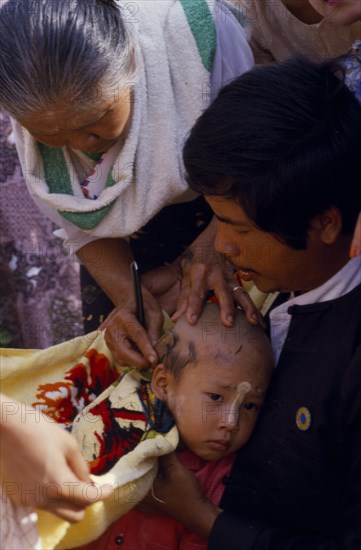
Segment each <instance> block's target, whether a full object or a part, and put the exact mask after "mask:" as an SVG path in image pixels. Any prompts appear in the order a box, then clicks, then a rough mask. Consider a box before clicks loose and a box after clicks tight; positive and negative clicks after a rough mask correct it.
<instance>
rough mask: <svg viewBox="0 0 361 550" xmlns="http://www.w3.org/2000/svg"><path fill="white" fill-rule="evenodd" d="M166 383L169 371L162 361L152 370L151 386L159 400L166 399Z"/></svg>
mask: <svg viewBox="0 0 361 550" xmlns="http://www.w3.org/2000/svg"><path fill="white" fill-rule="evenodd" d="M168 383H169V372H168V371H167V368H166V367H165V366H164V365H163V363H159V364H158V365H157V366H156V367H155V369H154V371H153V374H152V382H151V387H152V390H153V392H154V393H155V395H156V397H158V399H160V400H161V401H165V400H166V397H167V389H168Z"/></svg>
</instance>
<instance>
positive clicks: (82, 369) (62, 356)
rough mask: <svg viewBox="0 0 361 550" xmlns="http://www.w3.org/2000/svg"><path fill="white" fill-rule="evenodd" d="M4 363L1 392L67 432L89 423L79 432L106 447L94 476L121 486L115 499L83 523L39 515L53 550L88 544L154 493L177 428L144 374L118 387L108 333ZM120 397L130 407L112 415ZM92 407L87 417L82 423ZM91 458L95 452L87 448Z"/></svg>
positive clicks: (11, 355) (2, 354)
mask: <svg viewBox="0 0 361 550" xmlns="http://www.w3.org/2000/svg"><path fill="white" fill-rule="evenodd" d="M165 328H166V329H167V328H168V327H167V326H166V327H165ZM0 359H1V363H0V365H1V376H0V379H1V388H2V392H4V393H5V394H6V395H8V396H9V397H10V398H14V399H16V400H17V401H19V402H20V403H23V404H24V407H26V405H32V406H33V407H35V408H37V409H40V410H42V411H43V412H45V413H46V414H48V415H49V416H50V417H51V418H52V419H54V420H55V421H56V422H58V423H59V424H61V425H62V426H65V427H69V426H71V425H72V423H73V421H74V419H75V417H77V418H81V419H85V420H86V422H85V423H82V422H81V421H80V420H78V422H77V423H76V428H75V429H74V431H76V430H78V432H79V431H81V430H82V434H83V435H84V434H85V432H87V437H86V438H85V441H88V442H90V440H91V439H93V440H95V441H96V442H97V443H98V444H99V447H98V451H97V456H95V457H93V458H95V459H96V460H95V462H94V464H93V471H94V472H95V473H100V472H105V471H107V473H106V474H103V475H92V479H93V481H94V482H95V483H96V484H97V486H98V488H99V491H101V490H102V487H103V486H104V485H111V486H112V487H114V490H113V491H112V494H111V495H110V496H109V497H108V498H107V499H106V500H104V501H101V502H96V503H94V504H92V505H91V506H89V507H88V508H87V510H86V513H85V517H84V519H83V520H82V521H81V522H80V523H78V524H73V525H70V524H69V523H68V522H66V521H63V520H61V519H59V518H57V517H56V516H54V515H53V514H50V513H49V512H44V511H42V510H38V511H37V512H38V518H39V520H38V529H39V534H40V538H41V541H42V544H43V547H44V548H46V550H52V549H54V548H57V549H59V550H60V549H68V548H75V547H77V546H80V545H81V544H86V543H87V542H90V541H92V540H94V539H96V538H97V537H99V536H100V535H101V534H102V533H103V532H104V531H105V530H106V529H107V527H108V526H109V525H110V524H111V523H112V522H113V521H115V520H116V519H117V518H118V517H119V516H121V515H122V514H125V513H126V512H127V511H128V510H130V509H131V508H132V507H133V506H135V505H136V504H137V503H138V502H139V501H140V500H142V499H143V498H144V496H145V495H146V494H147V493H148V491H149V489H150V487H151V485H152V482H153V480H154V477H155V475H156V472H157V457H158V456H161V455H163V454H167V453H170V452H172V451H173V450H174V449H175V448H176V446H177V444H178V433H177V429H176V428H175V427H174V426H173V422H172V421H171V419H170V417H169V415H168V413H167V412H166V411H165V409H164V407H163V405H161V406H159V408H158V404H157V402H156V401H155V400H154V398H153V396H152V395H151V394H150V392H149V383H146V382H144V381H143V380H142V378H141V377H140V375H139V374H138V373H137V372H134V371H132V370H130V369H129V368H128V372H127V373H126V374H125V375H122V377H121V379H120V382H119V375H120V374H121V373H120V369H118V368H117V367H116V365H115V364H114V362H113V359H112V356H111V353H110V351H109V350H108V348H107V346H106V344H105V340H104V337H103V333H101V332H98V333H96V332H95V333H92V334H89V335H87V336H82V337H79V338H75V339H74V340H72V341H69V342H65V343H64V344H59V345H57V346H54V347H51V348H49V349H46V350H15V349H2V350H0ZM107 388H108V389H107ZM104 391H106V393H103V394H102V392H104ZM119 392H121V394H120V393H119ZM100 394H102V395H100ZM120 395H121V397H122V399H123V402H122V403H119V406H116V407H115V408H114V407H113V406H112V409H114V411H113V410H111V409H110V408H109V406H108V405H109V404H110V403H113V404H115V397H116V396H118V397H120ZM98 396H100V397H99V399H96V398H97V397H98ZM108 396H109V399H108ZM104 397H105V399H104ZM93 402H94V405H93V407H91V408H89V411H91V412H89V415H88V416H87V417H86V416H84V414H83V415H81V416H80V417H78V416H77V415H78V414H79V413H81V411H82V410H83V409H84V407H85V406H87V405H89V404H90V403H93ZM123 404H124V405H126V406H124V407H123ZM121 414H123V420H121V421H120V420H119V419H120V416H121ZM90 419H91V420H95V422H93V421H90ZM134 427H135V428H136V429H135V430H133V428H134ZM108 430H109V432H108ZM112 430H113V431H112ZM132 433H133V435H131V434H132ZM109 434H110V435H109ZM121 435H122V436H124V435H125V438H124V440H122V439H121V438H120V437H119V436H121ZM118 438H119V439H118ZM84 452H85V453H88V449H87V447H86V446H85V448H84ZM109 468H110V469H109ZM108 470H109V471H108Z"/></svg>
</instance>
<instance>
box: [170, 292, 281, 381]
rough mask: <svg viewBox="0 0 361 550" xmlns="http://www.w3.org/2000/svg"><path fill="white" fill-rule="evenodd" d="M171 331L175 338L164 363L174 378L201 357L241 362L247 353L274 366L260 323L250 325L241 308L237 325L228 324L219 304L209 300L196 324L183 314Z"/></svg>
mask: <svg viewBox="0 0 361 550" xmlns="http://www.w3.org/2000/svg"><path fill="white" fill-rule="evenodd" d="M172 332H173V338H174V342H173V346H172V347H171V349H170V351H169V353H168V354H167V355H166V357H165V359H164V364H165V365H166V366H167V368H168V369H169V370H170V371H171V372H172V374H173V376H174V377H175V378H179V377H180V375H181V373H182V371H183V369H184V367H186V366H187V365H190V364H194V363H196V362H197V360H199V359H200V358H203V359H207V360H208V361H209V362H212V361H213V360H215V361H218V360H222V361H223V362H226V363H230V364H232V363H235V364H239V363H240V362H241V361H242V357H244V354H247V357H248V358H250V357H252V358H253V359H254V360H255V362H256V363H257V364H259V365H263V368H265V369H268V370H269V371H272V370H273V367H274V360H273V353H272V348H271V344H270V341H269V339H268V337H267V335H266V333H265V332H264V330H263V329H262V328H261V327H260V326H258V325H256V326H255V325H251V324H250V323H249V322H248V321H247V319H246V317H245V315H244V313H243V311H241V310H237V313H236V315H235V321H234V326H233V327H232V328H229V327H225V326H224V325H223V324H222V322H221V320H220V310H219V306H218V304H214V303H211V304H206V305H205V307H204V309H203V312H202V315H201V316H200V318H199V320H198V322H197V324H196V325H190V324H189V323H188V321H187V319H186V318H185V317H184V316H183V317H181V318H180V319H179V320H178V321H177V323H176V325H175V326H174V328H173V330H172Z"/></svg>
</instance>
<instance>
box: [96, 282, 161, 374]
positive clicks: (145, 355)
mask: <svg viewBox="0 0 361 550" xmlns="http://www.w3.org/2000/svg"><path fill="white" fill-rule="evenodd" d="M142 295H143V305H144V314H145V325H146V329H147V330H145V329H144V327H142V325H141V324H140V323H139V321H138V319H137V317H136V314H135V312H136V303H135V297H134V289H133V287H132V285H130V286H129V287H128V288H127V290H125V291H124V293H123V300H122V303H121V305H120V306H118V307H117V308H115V309H114V310H113V311H112V313H111V314H110V315H109V317H107V319H106V320H105V321H104V323H102V325H101V327H100V328H101V329H106V331H105V341H106V343H107V346H108V347H109V349H110V351H111V352H112V354H113V357H114V358H115V359H116V361H117V362H118V363H119V364H121V365H133V366H134V367H137V368H139V369H144V368H147V367H149V366H150V365H151V364H152V363H154V362H155V361H156V360H157V353H156V351H155V349H154V344H155V343H156V342H157V340H158V339H159V336H160V329H161V327H162V324H163V315H162V311H161V309H160V307H159V304H158V303H157V301H156V300H155V298H154V297H153V296H152V294H151V293H150V292H149V290H148V289H147V288H146V287H145V286H144V285H143V284H142Z"/></svg>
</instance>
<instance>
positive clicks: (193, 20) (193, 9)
mask: <svg viewBox="0 0 361 550" xmlns="http://www.w3.org/2000/svg"><path fill="white" fill-rule="evenodd" d="M180 3H181V5H182V7H183V11H184V13H185V15H186V17H187V20H188V24H189V26H190V28H191V31H192V34H193V36H194V39H195V41H196V44H197V48H198V51H199V55H200V57H201V59H202V63H203V65H204V67H205V69H206V70H207V71H208V72H211V71H212V67H213V61H214V57H215V54H216V45H217V33H216V27H215V24H214V19H213V16H212V14H211V12H210V9H209V6H208V4H207V2H206V1H205V0H180Z"/></svg>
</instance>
